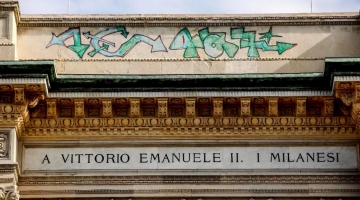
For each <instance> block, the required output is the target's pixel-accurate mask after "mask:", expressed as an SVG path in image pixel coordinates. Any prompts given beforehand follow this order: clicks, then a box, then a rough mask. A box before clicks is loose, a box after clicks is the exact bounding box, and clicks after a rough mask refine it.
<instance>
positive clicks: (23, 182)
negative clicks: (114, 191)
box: [19, 173, 360, 186]
mask: <svg viewBox="0 0 360 200" xmlns="http://www.w3.org/2000/svg"><path fill="white" fill-rule="evenodd" d="M208 183H211V184H232V185H234V184H360V175H359V174H358V173H350V174H347V175H339V174H327V175H318V174H311V175H297V174H288V175H204V176H201V175H191V176H186V175H177V176H168V175H161V176H160V175H144V176H76V177H74V176H41V177H39V176H36V177H20V180H19V186H30V185H31V186H42V185H132V184H157V185H161V184H208Z"/></svg>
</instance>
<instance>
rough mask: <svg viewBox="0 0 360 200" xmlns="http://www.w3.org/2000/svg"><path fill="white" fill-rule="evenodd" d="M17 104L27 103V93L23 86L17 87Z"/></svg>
mask: <svg viewBox="0 0 360 200" xmlns="http://www.w3.org/2000/svg"><path fill="white" fill-rule="evenodd" d="M14 90H15V98H14V100H15V104H24V103H25V93H24V88H23V87H15V88H14Z"/></svg>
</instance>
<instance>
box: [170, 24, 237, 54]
mask: <svg viewBox="0 0 360 200" xmlns="http://www.w3.org/2000/svg"><path fill="white" fill-rule="evenodd" d="M198 33H199V35H195V36H194V37H191V34H190V32H189V30H188V29H187V28H184V29H182V30H181V31H179V33H178V34H177V35H176V36H175V38H174V40H173V41H172V42H171V44H170V47H169V49H171V50H178V49H185V51H184V54H183V57H184V58H197V57H199V54H198V52H197V48H201V49H204V50H205V53H206V54H207V55H208V56H210V57H213V58H217V57H219V56H221V55H222V54H223V52H224V51H225V53H226V54H227V55H228V56H229V57H230V58H233V57H234V56H235V54H236V53H237V51H238V50H239V47H238V46H237V45H235V44H233V43H230V42H227V41H225V36H226V34H225V33H210V32H209V29H208V28H204V29H201V30H199V31H198Z"/></svg>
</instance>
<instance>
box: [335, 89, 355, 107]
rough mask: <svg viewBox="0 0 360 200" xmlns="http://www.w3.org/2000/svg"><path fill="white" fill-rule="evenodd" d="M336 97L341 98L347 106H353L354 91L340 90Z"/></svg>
mask: <svg viewBox="0 0 360 200" xmlns="http://www.w3.org/2000/svg"><path fill="white" fill-rule="evenodd" d="M336 97H337V98H339V99H340V100H341V101H342V102H343V103H344V104H345V105H346V106H351V104H352V102H353V94H352V92H338V93H336Z"/></svg>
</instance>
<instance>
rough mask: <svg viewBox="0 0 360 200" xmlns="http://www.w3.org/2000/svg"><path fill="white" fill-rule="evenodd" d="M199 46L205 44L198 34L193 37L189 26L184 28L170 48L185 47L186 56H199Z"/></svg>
mask: <svg viewBox="0 0 360 200" xmlns="http://www.w3.org/2000/svg"><path fill="white" fill-rule="evenodd" d="M197 48H201V49H203V48H204V45H203V43H202V41H201V39H200V37H199V36H198V35H195V36H194V37H191V34H190V32H189V30H188V29H187V28H183V29H182V30H181V31H180V32H179V33H178V34H177V35H176V36H175V38H174V40H173V41H172V42H171V44H170V47H169V49H171V50H178V49H185V51H184V53H183V57H184V58H197V57H199V54H198V52H197V50H196V49H197Z"/></svg>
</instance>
